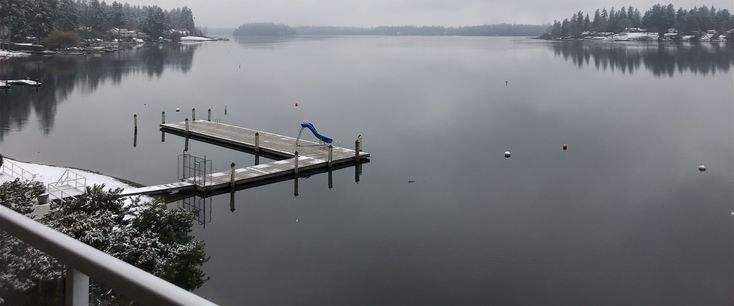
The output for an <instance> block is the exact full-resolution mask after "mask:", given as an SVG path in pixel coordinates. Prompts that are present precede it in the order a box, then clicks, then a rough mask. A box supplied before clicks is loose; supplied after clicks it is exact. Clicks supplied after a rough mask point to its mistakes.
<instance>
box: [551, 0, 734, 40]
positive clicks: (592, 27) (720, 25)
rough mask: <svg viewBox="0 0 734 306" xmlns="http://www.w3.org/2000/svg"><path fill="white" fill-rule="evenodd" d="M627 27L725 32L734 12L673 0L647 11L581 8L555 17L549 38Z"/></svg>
mask: <svg viewBox="0 0 734 306" xmlns="http://www.w3.org/2000/svg"><path fill="white" fill-rule="evenodd" d="M627 28H644V29H646V30H647V31H650V32H657V33H659V34H663V33H665V32H667V31H668V29H671V28H672V29H676V30H677V31H678V32H681V33H694V32H702V31H707V30H717V31H722V32H724V31H728V30H731V29H734V16H732V15H731V13H730V12H729V10H727V9H716V8H714V7H706V6H701V7H694V8H692V9H689V10H686V9H683V8H678V9H676V8H675V7H674V6H673V5H672V4H668V5H661V4H656V5H654V6H653V7H652V8H650V9H649V10H647V11H645V13H641V12H640V11H639V10H638V9H637V8H634V7H631V6H630V7H621V8H619V9H617V10H615V9H614V8H611V9H609V10H607V9H601V10H599V9H597V10H596V11H595V12H594V14H593V15H591V16H590V15H589V14H588V13H587V14H584V12H581V11H579V12H577V13H575V14H573V15H572V16H571V18H570V19H569V18H566V19H563V21H557V20H556V21H554V22H553V25H552V26H551V27H550V29H548V31H547V33H546V36H548V37H549V38H557V37H569V36H579V35H581V33H583V32H586V31H591V32H611V33H619V32H623V31H625V29H627Z"/></svg>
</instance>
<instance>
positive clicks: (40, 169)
mask: <svg viewBox="0 0 734 306" xmlns="http://www.w3.org/2000/svg"><path fill="white" fill-rule="evenodd" d="M4 163H5V164H4V165H3V167H5V168H6V169H7V167H10V165H11V164H15V165H16V166H20V168H23V169H24V170H25V171H28V172H31V173H32V174H33V175H35V177H34V179H33V180H34V181H38V182H41V183H43V185H45V186H48V184H50V183H55V182H58V181H59V179H60V178H61V176H62V175H64V172H66V170H70V171H72V172H75V173H77V174H79V175H81V176H83V177H84V178H86V180H87V182H86V183H87V186H90V187H91V186H94V185H102V184H104V185H105V190H108V189H116V188H123V189H128V188H136V187H135V186H132V185H130V184H127V183H124V182H122V181H120V180H118V179H116V178H113V177H109V176H106V175H101V174H97V173H93V172H89V171H84V170H77V169H71V168H65V167H57V166H47V165H40V164H33V163H26V162H21V161H16V160H12V159H9V158H7V157H5V159H4ZM8 172H9V171H8ZM15 179H16V177H14V176H12V175H10V174H8V173H5V172H4V171H0V184H2V183H5V182H9V181H12V180H15ZM140 200H141V201H142V202H148V201H151V200H152V198H150V197H147V196H140ZM130 201H131V199H129V198H128V199H126V200H125V202H126V203H130ZM39 206H47V205H39Z"/></svg>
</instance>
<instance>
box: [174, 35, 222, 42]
mask: <svg viewBox="0 0 734 306" xmlns="http://www.w3.org/2000/svg"><path fill="white" fill-rule="evenodd" d="M180 40H181V41H189V42H190V41H215V40H214V39H211V38H209V37H201V36H184V37H181V38H180Z"/></svg>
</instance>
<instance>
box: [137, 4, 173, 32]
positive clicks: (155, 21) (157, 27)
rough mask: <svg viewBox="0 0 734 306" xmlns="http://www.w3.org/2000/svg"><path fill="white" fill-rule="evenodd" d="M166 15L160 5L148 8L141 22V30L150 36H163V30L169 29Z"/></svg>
mask: <svg viewBox="0 0 734 306" xmlns="http://www.w3.org/2000/svg"><path fill="white" fill-rule="evenodd" d="M167 17H168V16H166V13H165V12H163V10H162V9H161V8H160V7H157V6H154V7H151V8H148V13H147V16H146V18H145V21H144V23H143V31H145V33H147V34H148V35H150V37H151V38H158V37H161V36H163V32H164V31H166V30H168V29H170V28H171V27H170V23H169V21H168V18H167Z"/></svg>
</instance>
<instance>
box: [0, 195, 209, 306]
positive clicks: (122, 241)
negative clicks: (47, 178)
mask: <svg viewBox="0 0 734 306" xmlns="http://www.w3.org/2000/svg"><path fill="white" fill-rule="evenodd" d="M120 191H121V190H120V189H117V190H107V191H106V190H105V189H104V185H100V186H94V187H87V190H86V192H85V193H84V194H83V195H81V196H79V197H76V198H74V199H71V200H67V201H65V202H64V203H62V204H59V203H54V204H51V209H50V212H49V213H48V214H46V215H45V216H43V217H42V218H41V219H40V220H39V221H40V222H41V223H44V224H46V225H47V226H49V227H51V228H54V229H56V230H58V231H60V232H63V233H64V234H66V235H69V236H71V237H73V238H75V239H77V240H80V241H82V242H84V243H86V244H88V245H90V246H93V247H94V248H97V249H99V250H101V251H104V252H106V253H108V254H110V255H112V256H114V257H116V258H119V259H121V260H123V261H125V262H128V263H130V264H132V265H135V266H137V267H139V268H141V269H143V270H146V271H148V272H150V273H152V274H154V275H156V276H158V277H161V278H163V279H165V280H167V281H169V282H171V283H173V284H176V285H178V286H180V287H182V288H184V289H187V290H192V289H195V288H198V287H201V286H202V285H203V284H204V282H205V281H206V277H205V275H204V272H203V271H202V270H201V266H202V264H203V263H204V262H205V261H206V260H208V258H207V256H206V253H205V252H204V243H203V242H202V241H199V240H196V239H195V238H194V236H193V235H191V227H192V226H193V224H194V217H193V216H192V215H191V214H189V213H188V212H186V211H184V210H181V209H167V208H166V206H165V204H163V203H158V202H152V203H148V202H145V203H143V202H141V201H140V200H139V199H135V200H133V201H132V203H126V202H125V200H124V198H121V197H119V193H120ZM42 192H43V186H42V185H40V184H33V183H21V182H19V181H15V182H9V183H6V184H3V185H0V201H2V205H5V206H8V207H11V208H12V209H14V210H16V211H18V212H20V213H23V214H26V215H27V214H29V213H30V212H32V210H33V207H32V206H33V203H34V200H35V198H36V197H37V196H38V195H40V194H41V193H42ZM11 203H12V204H11ZM11 205H12V206H11ZM0 267H8V268H5V269H0V297H3V296H7V295H6V294H8V293H9V292H10V293H15V294H18V293H19V292H24V291H29V290H30V291H33V290H35V289H36V288H34V287H37V286H38V284H39V283H44V284H45V283H47V282H56V283H59V284H60V283H62V282H61V280H62V278H63V273H62V269H61V265H60V264H59V263H58V262H56V261H55V260H54V259H53V258H50V257H47V256H45V255H43V254H42V253H40V252H39V251H37V250H35V249H32V248H29V247H28V246H26V245H25V244H24V243H23V242H21V241H19V240H18V239H16V238H14V237H12V236H9V235H5V234H2V233H0ZM45 290H48V289H45ZM92 290H93V292H94V295H95V298H96V299H97V300H98V301H101V302H102V303H103V304H118V303H119V304H123V303H127V302H128V301H127V299H126V297H118V296H117V295H116V294H115V293H114V292H112V291H110V290H108V289H105V288H103V287H101V286H100V285H98V284H96V283H95V284H94V285H93V288H92ZM28 296H31V295H27V296H26V297H28ZM33 296H38V294H34V295H33ZM132 298H134V297H132ZM6 300H7V299H6Z"/></svg>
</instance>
